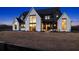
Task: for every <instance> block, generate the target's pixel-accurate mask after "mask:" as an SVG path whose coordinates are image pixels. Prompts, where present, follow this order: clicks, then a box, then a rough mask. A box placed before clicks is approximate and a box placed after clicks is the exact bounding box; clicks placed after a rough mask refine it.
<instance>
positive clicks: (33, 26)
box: [29, 15, 36, 31]
mask: <svg viewBox="0 0 79 59" xmlns="http://www.w3.org/2000/svg"><path fill="white" fill-rule="evenodd" d="M29 28H30V31H36V16H34V15H33V16H30V25H29Z"/></svg>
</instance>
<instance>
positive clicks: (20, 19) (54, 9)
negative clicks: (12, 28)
mask: <svg viewBox="0 0 79 59" xmlns="http://www.w3.org/2000/svg"><path fill="white" fill-rule="evenodd" d="M34 9H35V11H36V12H37V13H38V14H39V16H40V17H41V18H42V16H45V15H53V14H54V15H55V14H59V17H60V16H61V14H62V13H61V11H60V10H59V7H46V8H44V9H37V8H34ZM28 13H29V11H26V12H23V13H22V14H21V15H20V16H19V17H18V18H17V20H18V22H19V23H24V21H25V18H26V16H27V14H28ZM59 17H58V18H59ZM58 18H57V19H58Z"/></svg>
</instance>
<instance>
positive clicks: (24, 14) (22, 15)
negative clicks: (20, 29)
mask: <svg viewBox="0 0 79 59" xmlns="http://www.w3.org/2000/svg"><path fill="white" fill-rule="evenodd" d="M27 14H28V12H23V13H22V14H21V15H20V16H19V19H22V20H24V19H25V17H26V16H27Z"/></svg>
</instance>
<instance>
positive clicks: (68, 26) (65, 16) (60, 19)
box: [57, 13, 71, 32]
mask: <svg viewBox="0 0 79 59" xmlns="http://www.w3.org/2000/svg"><path fill="white" fill-rule="evenodd" d="M62 18H67V29H66V30H65V31H66V32H70V31H71V20H70V18H69V17H68V15H67V14H66V13H63V14H62V16H61V17H60V18H59V19H58V21H57V29H58V31H60V32H62V31H63V30H62Z"/></svg>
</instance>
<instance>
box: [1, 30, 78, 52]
mask: <svg viewBox="0 0 79 59" xmlns="http://www.w3.org/2000/svg"><path fill="white" fill-rule="evenodd" d="M0 41H3V42H6V43H8V44H13V45H17V46H22V47H29V48H34V49H39V50H41V51H42V50H45V51H47V50H52V51H55V50H56V51H64V50H65V51H73V50H74V51H79V33H57V32H9V31H3V32H0Z"/></svg>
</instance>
